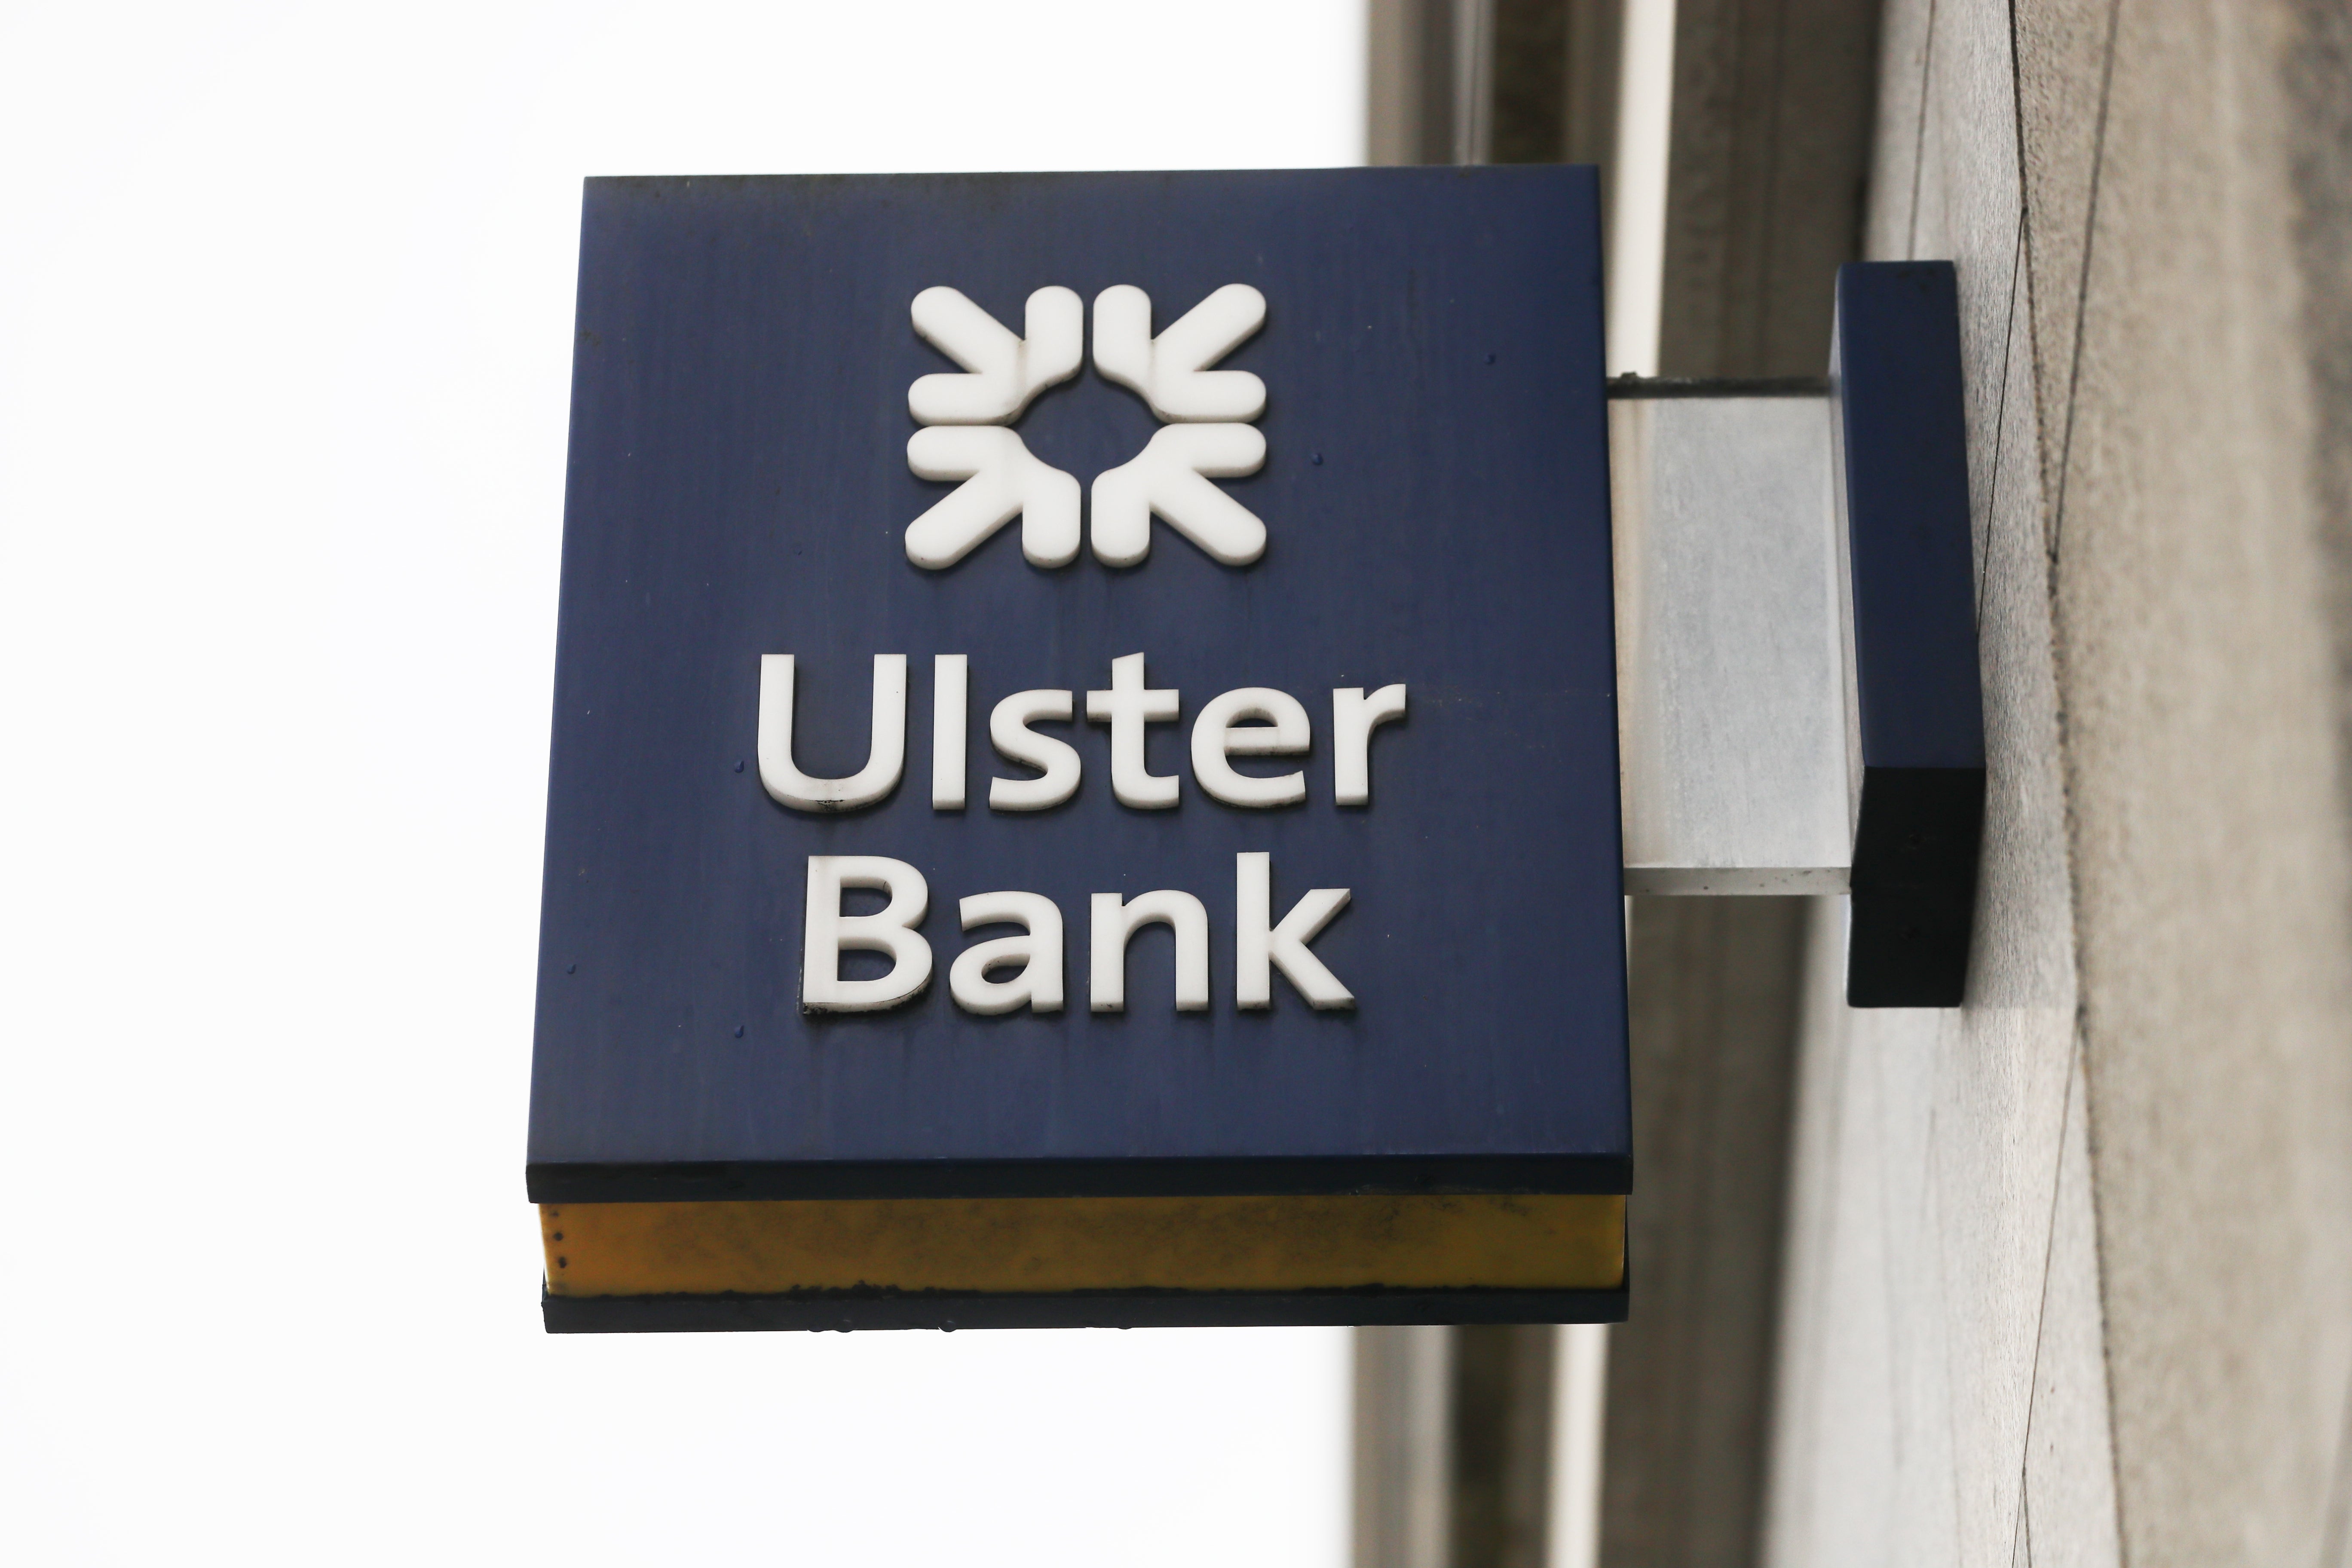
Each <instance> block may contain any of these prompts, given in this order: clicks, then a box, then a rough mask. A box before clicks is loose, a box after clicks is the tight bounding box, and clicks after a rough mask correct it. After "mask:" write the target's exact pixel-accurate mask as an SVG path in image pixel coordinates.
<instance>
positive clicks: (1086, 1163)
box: [524, 1154, 1633, 1321]
mask: <svg viewBox="0 0 2352 1568" xmlns="http://www.w3.org/2000/svg"><path fill="white" fill-rule="evenodd" d="M524 1180H525V1182H526V1184H528V1186H529V1189H530V1201H531V1202H533V1203H536V1204H617V1203H705V1202H712V1201H723V1200H729V1199H772V1198H788V1199H789V1198H799V1199H810V1198H824V1199H840V1198H1059V1197H1234V1196H1249V1195H1265V1196H1272V1195H1290V1194H1334V1193H1366V1194H1372V1193H1379V1194H1410V1193H1433V1194H1435V1193H1449V1194H1451V1193H1502V1194H1540V1193H1557V1194H1618V1193H1628V1192H1631V1191H1633V1162H1632V1161H1631V1160H1629V1159H1625V1158H1622V1157H1620V1156H1615V1155H1576V1154H1568V1155H1549V1156H1528V1155H1514V1156H1510V1157H1507V1158H1482V1157H1476V1156H1456V1157H1451V1158H1449V1157H1443V1156H1436V1157H1433V1156H1417V1155H1416V1156H1390V1157H1380V1158H1349V1159H1312V1158H1309V1159H1260V1160H1242V1159H1237V1160H970V1161H964V1160H919V1161H905V1162H872V1163H867V1162H851V1161H804V1162H803V1161H795V1162H777V1163H723V1162H716V1161H713V1162H704V1163H666V1164H642V1165H630V1164H554V1163H542V1164H531V1165H526V1166H525V1167H524ZM1400 1321H1404V1320H1400ZM1412 1321H1419V1320H1412Z"/></svg>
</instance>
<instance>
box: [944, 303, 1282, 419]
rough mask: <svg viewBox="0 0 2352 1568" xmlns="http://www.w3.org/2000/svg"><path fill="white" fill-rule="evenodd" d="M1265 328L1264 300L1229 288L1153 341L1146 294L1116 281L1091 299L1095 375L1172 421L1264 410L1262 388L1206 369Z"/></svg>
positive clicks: (1232, 373) (1251, 415)
mask: <svg viewBox="0 0 2352 1568" xmlns="http://www.w3.org/2000/svg"><path fill="white" fill-rule="evenodd" d="M957 297H958V298H959V299H961V297H962V296H961V295H959V296H957ZM993 324H994V323H993V322H992V323H991V325H993ZM1264 325H1265V295H1263V294H1261V293H1259V292H1258V291H1257V290H1256V289H1253V288H1251V287H1250V286H1249V285H1248V284H1246V283H1228V284H1226V285H1225V286H1224V287H1223V288H1222V289H1218V290H1217V291H1216V292H1215V293H1213V294H1211V295H1210V296H1209V297H1208V298H1207V299H1205V300H1202V301H1201V302H1200V303H1199V304H1197V305H1195V306H1193V307H1192V309H1191V310H1187V311H1185V312H1184V314H1183V315H1182V316H1181V317H1179V318H1177V320H1176V321H1175V322H1174V323H1173V324H1172V325H1171V326H1170V327H1169V328H1168V330H1167V331H1164V332H1161V333H1160V335H1159V336H1158V337H1156V338H1155V337H1153V336H1152V335H1151V296H1150V295H1149V294H1146V293H1145V292H1144V291H1143V290H1142V289H1138V288H1136V287H1135V286H1134V285H1133V284H1131V283H1120V284H1118V285H1116V286H1114V287H1112V288H1109V289H1104V290H1103V291H1102V292H1101V293H1099V294H1097V295H1096V296H1095V369H1097V371H1100V372H1101V373H1102V376H1103V379H1104V380H1105V381H1115V382H1117V383H1118V384H1119V385H1121V386H1124V387H1128V388H1130V389H1131V390H1133V391H1135V392H1138V393H1140V394H1142V395H1143V401H1144V402H1146V403H1148V404H1150V405H1151V412H1153V413H1154V414H1157V415H1158V416H1160V418H1161V419H1163V420H1167V421H1170V422H1171V423H1183V424H1192V423H1202V424H1206V423H1224V422H1227V421H1231V420H1247V419H1255V418H1256V417H1257V416H1259V415H1260V414H1262V413H1264V412H1265V383H1264V382H1263V381H1260V380H1259V379H1258V378H1257V377H1256V376H1255V375H1252V374H1250V373H1249V372H1247V371H1245V370H1211V369H1209V368H1208V367H1209V366H1211V365H1213V364H1214V363H1217V362H1218V361H1219V360H1221V359H1223V358H1224V357H1225V356H1226V355H1227V354H1229V353H1233V352H1234V349H1236V348H1238V347H1240V346H1241V344H1242V342H1243V341H1244V339H1246V338H1247V337H1248V336H1249V335H1250V334H1251V333H1253V332H1255V331H1257V330H1258V328H1260V327H1262V326H1264ZM999 330H1000V331H1001V330H1002V329H999ZM1032 330H1033V331H1034V329H1032Z"/></svg>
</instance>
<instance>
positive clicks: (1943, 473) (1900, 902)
mask: <svg viewBox="0 0 2352 1568" xmlns="http://www.w3.org/2000/svg"><path fill="white" fill-rule="evenodd" d="M1830 399H1831V421H1830V427H1831V431H1832V440H1833V441H1834V442H1835V443H1836V460H1835V462H1834V464H1833V468H1834V470H1835V475H1836V481H1835V482H1836V489H1837V521H1838V531H1839V534H1840V537H1841V538H1842V539H1843V542H1844V546H1845V548H1844V549H1843V551H1842V552H1840V558H1841V560H1842V561H1843V563H1844V576H1845V581H1844V584H1843V588H1844V592H1843V601H1844V604H1843V620H1844V626H1845V632H1846V646H1847V659H1846V669H1847V679H1849V680H1850V681H1852V683H1853V689H1852V690H1851V691H1850V692H1849V694H1848V695H1849V700H1848V702H1847V704H1846V713H1847V726H1848V734H1847V742H1848V743H1847V749H1846V754H1847V757H1848V759H1849V761H1848V767H1849V770H1850V772H1851V773H1852V774H1853V781H1852V782H1853V799H1854V800H1855V802H1856V806H1855V813H1854V834H1853V873H1852V889H1853V926H1852V931H1851V934H1850V936H1849V945H1848V948H1847V953H1846V1003H1847V1005H1849V1006H1854V1007H1955V1006H1958V1005H1959V1004H1960V1001H1961V998H1962V994H1963V993H1964V991H1965V990H1966V987H1967V984H1968V973H1969V942H1970V940H1971V937H1972V935H1973V932H1974V929H1975V921H1976V889H1977V860H1978V855H1979V849H1980V847H1981V843H1982V838H1983V829H1984V801H1985V753H1984V692H1983V687H1982V682H1981V677H1980V675H1979V668H1978V662H1977V620H1976V592H1975V572H1974V569H1973V560H1972V556H1973V552H1972V549H1971V545H1970V540H1969V460H1968V436H1967V427H1966V421H1965V417H1964V412H1963V406H1962V403H1961V390H1960V331H1959V297H1958V283H1957V279H1956V276H1955V274H1954V271H1953V268H1952V264H1951V263H1950V262H1948V261H1866V262H1853V263H1850V264H1848V265H1846V266H1844V267H1842V268H1839V269H1838V285H1837V324H1836V328H1835V331H1834V334H1833V336H1832V340H1831V346H1830Z"/></svg>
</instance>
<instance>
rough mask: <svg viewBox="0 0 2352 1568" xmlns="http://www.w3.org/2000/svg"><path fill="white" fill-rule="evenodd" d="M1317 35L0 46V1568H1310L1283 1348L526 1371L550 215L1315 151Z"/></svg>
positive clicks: (1330, 146) (555, 373)
mask: <svg viewBox="0 0 2352 1568" xmlns="http://www.w3.org/2000/svg"><path fill="white" fill-rule="evenodd" d="M1361 35H1362V24H1361V17H1360V0H1281V3H1275V4H1269V3H1267V0H1252V3H1244V4H1230V3H1223V0H1189V3H1187V4H1184V5H1109V4H1104V3H1101V0H1097V3H1094V4H1066V5H1045V4H1033V5H979V4H973V3H971V0H965V3H964V4H961V5H954V4H950V5H880V4H871V3H869V4H863V5H859V4H834V5H766V6H752V5H698V4H678V3H675V0H673V3H669V4H663V5H562V6H559V5H522V4H509V5H490V4H481V3H476V4H468V5H430V4H403V5H356V4H354V5H286V6H275V7H273V6H261V5H207V4H194V5H190V4H181V5H149V6H119V5H118V6H107V5H95V4H81V5H63V4H49V5H32V4H27V3H26V0H17V3H16V5H11V6H9V7H7V8H6V9H5V12H0V172H5V198H0V199H5V206H0V214H5V216H0V698H4V699H5V710H0V712H5V730H0V734H5V737H6V739H7V742H8V745H7V747H6V749H5V753H0V810H5V818H0V820H5V824H6V827H5V833H0V921H5V930H0V1075H5V1076H0V1180H4V1181H5V1199H6V1203H5V1211H0V1212H4V1213H5V1220H0V1556H5V1557H6V1558H8V1559H10V1560H13V1561H16V1562H20V1563H65V1562H72V1563H108V1562H130V1561H138V1562H162V1563H185V1562H191V1561H205V1560H213V1559H216V1560H235V1561H236V1562H239V1563H337V1564H341V1563H373V1562H399V1563H417V1562H427V1561H429V1562H436V1563H441V1562H453V1563H472V1562H483V1563H489V1562H499V1563H513V1562H518V1561H521V1560H523V1559H524V1558H525V1557H526V1556H529V1555H538V1554H542V1553H543V1554H546V1555H547V1556H549V1557H550V1558H551V1559H553V1560H556V1561H561V1562H564V1563H582V1564H586V1563H665V1564H688V1563H698V1562H721V1561H723V1562H727V1563H822V1564H827V1565H830V1564H839V1563H857V1564H886V1565H889V1564H902V1563H904V1564H916V1563H920V1564H926V1565H928V1564H955V1565H957V1568H964V1565H968V1564H984V1563H1008V1564H1011V1563H1018V1564H1021V1565H1022V1568H1052V1565H1055V1564H1073V1565H1076V1564H1086V1565H1087V1568H1101V1565H1108V1564H1127V1563H1152V1564H1158V1563H1169V1564H1175V1563H1185V1564H1199V1563H1217V1564H1219V1565H1220V1568H1226V1565H1233V1568H1241V1565H1246V1564H1255V1563H1265V1564H1276V1563H1280V1564H1283V1565H1284V1568H1336V1565H1337V1564H1338V1563H1340V1562H1341V1560H1342V1558H1343V1556H1344V1547H1345V1533H1346V1532H1345V1524H1344V1509H1345V1483H1346V1466H1345V1442H1346V1432H1345V1421H1346V1361H1345V1355H1346V1342H1345V1338H1344V1334H1343V1333H1342V1332H1341V1331H1252V1332H1242V1331H1223V1332H1212V1331H1199V1332H1176V1331H1137V1332H1134V1333H1126V1334H1119V1333H1106V1332H1096V1333H1079V1334H1034V1333H1032V1334H1018V1333H1000V1334H988V1333H978V1332H969V1333H962V1334H957V1335H954V1336H952V1337H947V1336H940V1335H891V1334H859V1335H854V1336H841V1335H815V1336H812V1335H727V1336H708V1337H685V1336H681V1337H645V1338H576V1339H549V1338H546V1337H544V1336H542V1335H541V1332H540V1330H539V1320H538V1302H537V1292H538V1272H539V1261H538V1250H537V1233H536V1227H535V1225H534V1221H533V1216H532V1211H531V1210H530V1207H529V1206H528V1205H527V1204H526V1203H525V1202H524V1199H523V1193H522V1147H523V1130H524V1128H523V1124H524V1112H525V1090H526V1084H527V1078H528V1072H529V1065H530V1064H529V1057H530V1009H531V975H532V965H533V943H534V941H535V928H536V922H537V918H538V900H539V888H538V882H539V858H540V828H541V805H542V793H543V790H544V787H545V759H546V745H547V719H548V705H549V678H550V668H551V658H552V652H553V644H554V612H555V571H556V552H557V542H558V531H559V526H560V522H561V509H562V477H563V440H564V421H565V416H566V399H567V384H568V376H569V350H570V337H571V313H572V275H573V268H574V264H575V245H576V238H577V233H576V226H577V212H578V201H579V182H580V179H581V176H583V174H591V173H594V174H630V173H782V172H792V171H802V170H905V169H997V168H1051V167H1079V168H1085V167H1114V168H1115V167H1124V166H1163V167H1187V166H1191V167H1220V166H1232V165H1242V164H1319V163H1349V162H1354V161H1356V160H1357V159H1358V157H1359V156H1360V91H1361V89H1360V78H1361V74H1362V59H1361V43H1360V39H1361Z"/></svg>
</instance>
